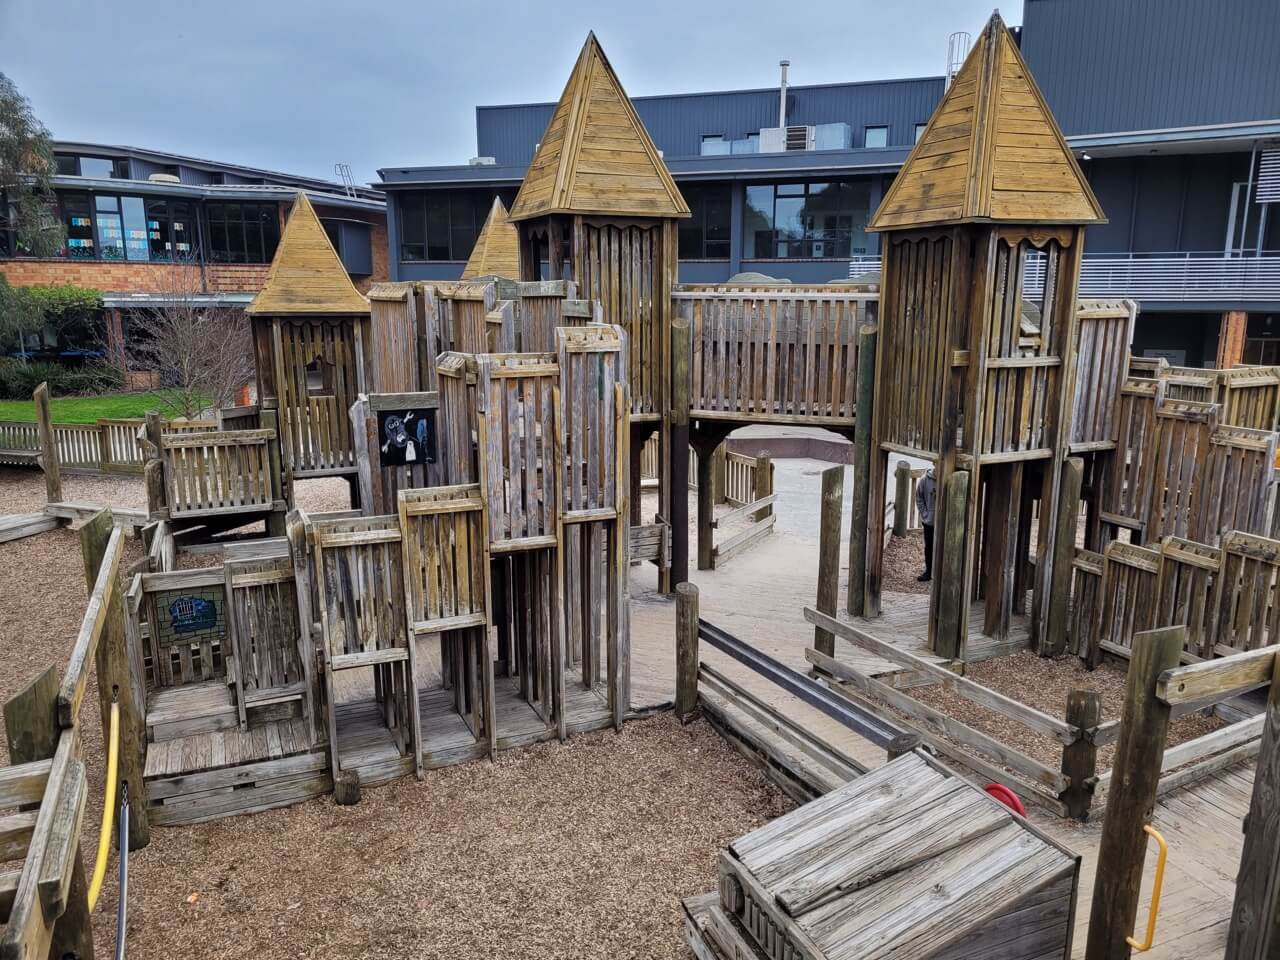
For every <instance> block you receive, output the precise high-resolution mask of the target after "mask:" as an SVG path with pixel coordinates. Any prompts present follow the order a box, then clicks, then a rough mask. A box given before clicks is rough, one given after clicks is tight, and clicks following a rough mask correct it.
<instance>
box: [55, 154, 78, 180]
mask: <svg viewBox="0 0 1280 960" xmlns="http://www.w3.org/2000/svg"><path fill="white" fill-rule="evenodd" d="M53 162H54V164H55V165H56V166H57V170H58V176H60V177H75V176H79V175H80V165H79V164H78V163H77V162H76V158H75V157H73V156H71V155H70V154H66V153H55V154H54V155H53Z"/></svg>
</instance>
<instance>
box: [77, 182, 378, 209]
mask: <svg viewBox="0 0 1280 960" xmlns="http://www.w3.org/2000/svg"><path fill="white" fill-rule="evenodd" d="M53 185H54V187H56V188H58V189H60V190H87V191H89V192H90V193H136V194H145V195H147V196H165V197H191V198H194V199H200V200H292V199H293V198H294V197H296V196H297V195H298V194H299V192H302V193H305V194H306V195H307V196H308V197H310V198H311V199H312V200H313V201H315V202H316V203H318V204H321V205H322V206H326V207H345V208H347V209H352V210H370V211H378V212H381V211H383V210H385V209H386V207H387V202H386V200H385V199H382V195H381V192H379V194H378V196H379V199H377V200H370V199H365V198H362V197H352V196H348V195H347V194H345V193H328V192H322V191H319V190H311V189H304V188H299V187H292V186H284V185H283V184H255V183H236V184H199V183H164V182H161V181H157V180H124V179H121V178H117V177H105V178H104V177H71V176H64V175H59V176H56V177H54V178H53Z"/></svg>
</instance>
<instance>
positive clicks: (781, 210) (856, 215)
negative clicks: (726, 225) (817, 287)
mask: <svg viewBox="0 0 1280 960" xmlns="http://www.w3.org/2000/svg"><path fill="white" fill-rule="evenodd" d="M870 206H871V187H870V183H869V182H868V181H867V180H850V181H836V182H831V183H826V182H824V183H777V184H755V185H752V186H749V187H747V203H746V207H745V208H744V210H743V240H744V248H745V250H746V252H747V254H748V256H750V257H751V258H753V259H758V260H775V259H783V260H785V259H797V258H800V259H806V258H828V257H829V258H845V257H850V256H853V255H855V254H864V253H866V252H867V233H866V227H867V220H868V217H869V216H870Z"/></svg>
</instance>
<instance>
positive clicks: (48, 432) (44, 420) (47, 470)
mask: <svg viewBox="0 0 1280 960" xmlns="http://www.w3.org/2000/svg"><path fill="white" fill-rule="evenodd" d="M31 399H32V400H33V401H34V402H35V408H36V426H37V429H38V431H39V437H40V466H41V467H42V468H43V469H44V489H45V499H46V500H47V501H48V502H49V503H58V502H60V501H61V500H62V467H61V464H60V462H59V459H58V456H59V455H58V445H57V443H56V442H55V440H54V436H53V419H52V417H50V416H49V385H48V384H47V383H42V384H40V386H38V387H36V389H35V392H34V393H33V394H32V395H31Z"/></svg>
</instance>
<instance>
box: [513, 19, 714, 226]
mask: <svg viewBox="0 0 1280 960" xmlns="http://www.w3.org/2000/svg"><path fill="white" fill-rule="evenodd" d="M550 213H582V214H598V215H603V216H627V217H687V216H689V205H688V204H687V203H685V202H684V197H682V196H681V195H680V189H679V188H678V187H677V186H676V184H675V181H674V180H672V179H671V174H670V173H669V172H668V171H667V166H666V164H664V163H663V162H662V157H661V156H660V155H659V154H658V148H657V147H655V146H654V145H653V141H652V140H651V139H650V138H649V134H648V133H647V132H646V131H645V128H644V124H643V123H641V122H640V117H639V116H638V115H637V114H636V110H635V107H634V106H632V104H631V100H630V98H628V97H627V94H626V91H624V90H623V89H622V84H621V83H619V82H618V77H617V74H615V73H614V72H613V67H611V66H610V65H609V61H608V59H607V58H606V57H605V55H604V51H603V50H601V49H600V44H599V42H598V41H597V40H596V35H595V34H594V33H589V34H587V42H586V43H585V44H584V45H583V47H582V53H580V54H579V55H578V62H577V64H575V65H574V68H573V73H572V74H571V75H570V77H569V82H568V83H567V84H566V85H565V88H564V93H562V94H561V95H560V102H559V103H558V104H557V105H556V109H555V112H554V113H553V114H552V115H551V122H550V123H549V124H547V129H546V132H545V133H543V135H542V142H541V143H540V144H539V145H538V153H537V155H536V156H535V157H534V158H533V163H532V164H530V166H529V172H528V173H527V174H526V175H525V178H524V183H523V184H522V185H521V187H520V193H519V195H518V196H517V197H516V202H515V203H514V204H512V206H511V219H512V220H528V219H530V218H532V217H541V216H545V215H546V214H550Z"/></svg>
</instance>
